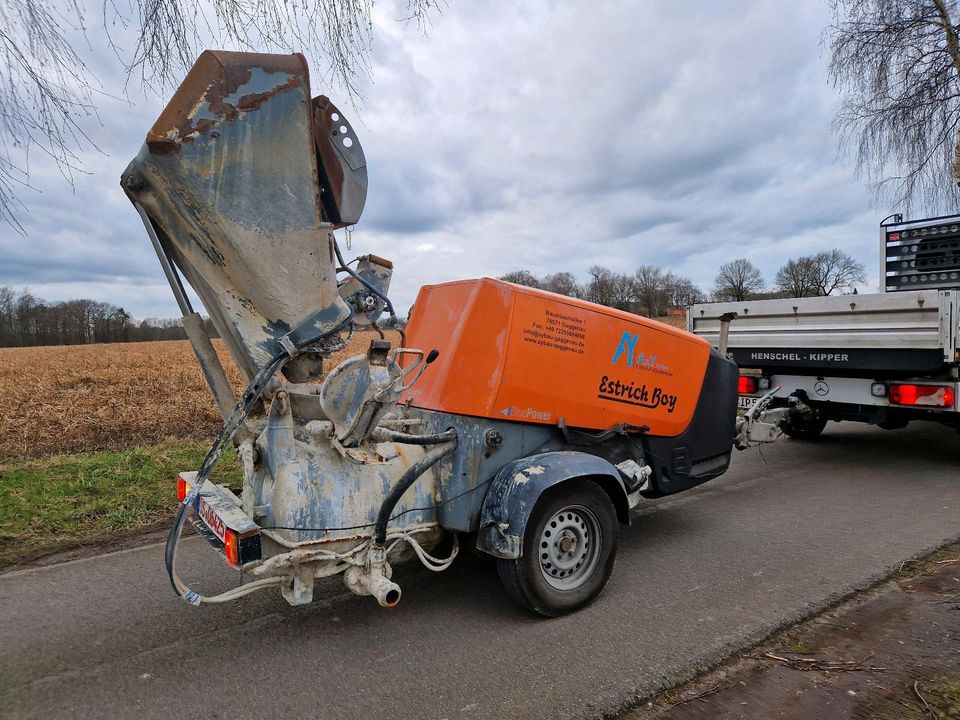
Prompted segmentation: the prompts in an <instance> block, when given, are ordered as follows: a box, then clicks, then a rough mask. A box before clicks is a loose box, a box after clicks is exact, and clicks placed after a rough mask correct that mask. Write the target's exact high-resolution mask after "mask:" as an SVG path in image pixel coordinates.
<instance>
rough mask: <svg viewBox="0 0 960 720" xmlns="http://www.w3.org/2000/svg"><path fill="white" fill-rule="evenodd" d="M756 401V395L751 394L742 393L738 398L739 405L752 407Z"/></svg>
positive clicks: (745, 407)
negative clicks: (751, 395)
mask: <svg viewBox="0 0 960 720" xmlns="http://www.w3.org/2000/svg"><path fill="white" fill-rule="evenodd" d="M756 401H757V398H755V397H750V396H749V395H741V396H740V397H738V398H737V407H738V408H744V409H750V408H751V407H753V403H755V402H756Z"/></svg>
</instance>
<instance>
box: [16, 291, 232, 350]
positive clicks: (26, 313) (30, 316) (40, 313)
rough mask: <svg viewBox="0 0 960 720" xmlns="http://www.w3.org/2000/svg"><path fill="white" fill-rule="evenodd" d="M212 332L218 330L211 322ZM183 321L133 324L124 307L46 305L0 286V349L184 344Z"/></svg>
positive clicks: (93, 303)
mask: <svg viewBox="0 0 960 720" xmlns="http://www.w3.org/2000/svg"><path fill="white" fill-rule="evenodd" d="M207 325H208V330H209V331H210V332H211V334H213V335H215V331H214V329H213V327H212V325H210V323H209V321H208V323H207ZM185 338H186V334H185V333H184V332H183V327H182V326H181V325H180V321H179V320H170V319H162V318H147V319H146V320H143V321H141V322H139V323H138V322H135V321H134V320H133V318H132V317H131V316H130V314H129V313H128V312H127V311H126V310H124V309H123V308H122V307H119V306H117V305H113V304H111V303H105V302H98V301H96V300H83V299H81V300H66V301H64V302H46V301H45V300H42V299H40V298H38V297H36V296H34V295H33V294H32V293H30V292H29V291H28V290H23V291H20V292H17V291H16V290H14V289H13V288H10V287H5V286H0V347H28V346H34V345H85V344H89V343H115V342H137V341H144V340H182V339H185Z"/></svg>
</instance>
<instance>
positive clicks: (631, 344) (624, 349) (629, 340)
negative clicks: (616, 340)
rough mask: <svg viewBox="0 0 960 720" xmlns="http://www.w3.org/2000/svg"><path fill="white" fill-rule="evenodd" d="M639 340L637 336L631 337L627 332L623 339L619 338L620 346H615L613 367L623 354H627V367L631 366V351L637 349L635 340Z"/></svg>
mask: <svg viewBox="0 0 960 720" xmlns="http://www.w3.org/2000/svg"><path fill="white" fill-rule="evenodd" d="M639 338H640V336H639V335H633V334H631V333H628V332H625V333H624V334H623V337H622V338H620V344H619V345H617V351H616V352H615V353H614V354H613V364H614V365H616V364H617V361H618V360H619V359H620V356H621V355H623V354H624V353H626V354H627V365H633V351H634V349H635V348H636V347H637V340H638V339H639Z"/></svg>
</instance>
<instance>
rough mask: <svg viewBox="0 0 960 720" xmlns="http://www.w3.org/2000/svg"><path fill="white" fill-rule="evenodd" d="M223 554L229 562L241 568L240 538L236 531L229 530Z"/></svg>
mask: <svg viewBox="0 0 960 720" xmlns="http://www.w3.org/2000/svg"><path fill="white" fill-rule="evenodd" d="M223 554H224V555H226V557H227V562H228V563H230V564H231V565H235V566H237V567H240V538H239V537H237V533H236V531H235V530H227V531H226V533H224V536H223Z"/></svg>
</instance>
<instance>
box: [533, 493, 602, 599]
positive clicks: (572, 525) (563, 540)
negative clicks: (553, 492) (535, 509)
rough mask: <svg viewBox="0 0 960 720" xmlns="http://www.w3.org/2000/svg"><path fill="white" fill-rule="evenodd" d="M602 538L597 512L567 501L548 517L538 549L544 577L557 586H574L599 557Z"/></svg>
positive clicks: (567, 588) (584, 578) (582, 581)
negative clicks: (565, 505)
mask: <svg viewBox="0 0 960 720" xmlns="http://www.w3.org/2000/svg"><path fill="white" fill-rule="evenodd" d="M602 542H603V538H602V536H601V533H600V522H599V521H598V520H597V516H596V515H594V514H593V512H591V511H590V510H589V509H587V508H585V507H584V506H583V505H569V506H567V507H565V508H563V509H561V510H558V511H557V512H555V513H554V514H553V516H552V517H551V518H550V519H549V520H547V522H546V524H545V525H544V526H543V530H542V531H541V533H540V539H539V542H538V544H537V553H538V557H539V559H540V572H541V574H542V575H543V579H544V580H546V581H547V583H548V584H549V585H550V586H551V587H554V588H556V589H557V590H575V589H577V588H578V587H580V586H581V585H583V583H584V582H586V580H587V578H589V577H590V576H591V575H592V574H593V571H594V570H595V569H596V567H597V563H598V561H599V559H600V547H601V545H602Z"/></svg>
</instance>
